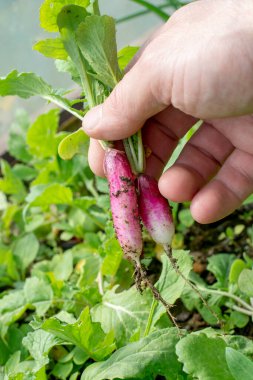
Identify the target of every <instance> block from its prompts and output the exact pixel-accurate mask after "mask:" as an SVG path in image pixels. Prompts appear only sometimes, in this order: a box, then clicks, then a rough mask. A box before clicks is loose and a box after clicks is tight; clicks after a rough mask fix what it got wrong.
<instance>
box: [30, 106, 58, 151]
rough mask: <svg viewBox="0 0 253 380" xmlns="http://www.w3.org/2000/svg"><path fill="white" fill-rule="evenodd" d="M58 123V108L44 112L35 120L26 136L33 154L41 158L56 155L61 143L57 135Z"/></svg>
mask: <svg viewBox="0 0 253 380" xmlns="http://www.w3.org/2000/svg"><path fill="white" fill-rule="evenodd" d="M58 124H59V110H58V109H53V110H51V111H49V112H48V113H45V114H42V115H40V116H39V117H38V118H37V119H36V120H35V122H34V123H33V124H32V125H31V126H30V128H29V129H28V132H27V137H26V141H27V144H28V146H29V150H30V153H31V154H32V155H34V156H36V157H40V158H46V157H52V156H55V154H56V153H57V146H58V143H59V140H58V138H57V135H56V132H57V129H58Z"/></svg>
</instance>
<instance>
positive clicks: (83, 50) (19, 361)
mask: <svg viewBox="0 0 253 380" xmlns="http://www.w3.org/2000/svg"><path fill="white" fill-rule="evenodd" d="M136 2H137V1H136ZM138 3H139V4H140V5H142V6H144V7H145V8H146V9H148V10H149V11H155V12H156V14H157V15H159V16H162V17H163V18H165V17H167V16H168V15H167V14H166V12H163V11H161V8H162V7H156V6H154V5H153V4H151V2H147V1H138ZM180 4H181V3H180V2H179V1H177V0H173V1H168V5H171V6H173V7H174V8H176V7H179V6H180ZM40 19H41V25H42V27H43V28H44V29H45V30H46V31H49V32H57V33H58V32H59V33H58V34H57V35H56V36H55V35H54V36H53V38H48V39H46V40H43V41H39V42H37V44H36V45H35V47H34V48H35V49H36V50H38V51H39V52H41V53H42V54H44V55H45V56H48V57H50V58H54V59H57V68H58V69H59V71H64V72H68V73H69V74H70V75H71V76H72V78H73V79H74V80H75V82H76V83H77V84H78V85H81V86H82V91H83V93H82V99H81V100H80V99H77V100H73V101H70V100H67V97H65V96H66V91H62V90H61V91H59V90H54V89H52V87H51V86H50V85H48V84H47V83H46V82H45V81H44V80H43V79H42V78H40V77H38V76H37V75H35V74H33V73H18V72H17V71H13V72H11V73H10V74H9V75H7V76H6V77H5V78H1V79H0V95H1V96H7V95H15V94H16V95H19V96H20V97H23V98H25V99H27V98H29V97H31V96H34V95H39V96H41V97H42V98H44V99H45V100H46V101H50V102H54V103H56V104H57V105H58V106H60V107H62V108H63V109H67V110H68V111H70V112H71V113H72V114H73V115H75V116H76V117H78V118H82V115H83V114H84V112H86V111H87V109H85V110H83V111H80V112H79V111H77V110H76V109H74V105H75V104H76V103H77V102H79V103H80V102H81V103H83V104H84V107H88V106H93V105H95V104H99V103H100V102H101V101H103V100H104V99H105V97H106V96H107V95H108V94H109V92H110V91H111V90H112V88H113V87H114V85H115V84H116V83H117V81H118V80H119V79H120V78H121V72H122V71H123V70H124V69H125V67H126V66H127V64H128V63H129V61H130V60H131V59H132V57H133V56H134V54H135V53H136V52H137V50H138V49H137V48H134V47H127V48H125V49H122V50H121V51H120V52H119V53H118V54H117V49H116V39H115V23H114V20H113V19H112V18H110V17H108V16H99V11H98V2H97V1H88V0H45V1H44V3H43V4H42V6H41V11H40ZM87 103H89V104H88V105H87ZM198 126H199V124H198V125H197V126H195V127H193V129H192V130H191V131H190V133H189V134H188V135H187V136H186V137H185V139H184V140H183V141H182V142H181V145H180V146H179V149H178V150H177V151H176V152H175V153H174V154H173V157H172V160H175V159H176V156H177V155H178V153H179V151H180V149H182V147H183V145H184V143H185V142H186V141H188V139H189V138H190V137H191V135H192V134H193V133H194V132H195V131H196V130H197V128H198ZM58 127H59V111H58V110H55V109H51V110H50V111H49V112H47V113H45V114H43V115H40V116H39V117H38V118H37V119H36V120H35V121H34V122H33V123H31V122H30V120H29V118H28V116H27V115H26V114H25V113H24V112H23V111H19V112H18V114H17V117H16V120H15V121H14V123H13V125H12V128H11V133H10V138H9V143H8V145H9V153H10V154H11V156H12V157H13V158H14V159H15V160H16V161H15V163H14V164H13V165H11V164H10V163H8V162H7V161H6V160H1V178H0V288H1V294H0V379H3V380H6V379H11V380H21V379H24V380H28V379H29V380H31V379H37V380H45V379H47V378H49V379H50V378H57V379H71V380H75V379H79V378H82V379H83V380H88V379H92V380H99V379H101V380H103V379H117V378H118V379H119V378H120V379H129V380H131V379H132V380H133V379H137V380H138V379H144V380H153V379H155V378H156V377H157V376H163V377H164V378H166V379H170V380H173V379H175V380H179V379H180V380H186V379H187V380H192V379H193V378H194V379H199V380H208V379H210V380H211V379H212V380H216V379H217V380H218V379H219V380H228V379H231V380H233V379H237V378H239V376H240V377H241V378H243V379H244V378H245V379H247V376H248V378H249V376H250V375H249V374H251V373H252V357H253V344H252V341H251V340H250V339H248V338H247V337H246V336H245V337H244V336H242V335H233V333H234V330H235V329H243V328H244V327H246V326H247V325H249V324H250V323H251V320H252V317H253V306H252V297H253V289H252V283H253V277H252V267H253V261H252V259H251V258H250V257H249V256H247V255H246V254H245V255H244V256H243V257H241V258H236V255H234V254H227V253H219V254H216V255H212V256H211V257H208V259H207V262H208V265H207V267H205V271H206V272H207V273H208V274H209V276H210V277H211V281H209V280H207V278H206V276H200V275H198V274H197V273H194V272H193V268H194V267H193V260H192V258H191V256H190V252H189V251H188V250H185V239H186V238H187V236H188V235H189V231H191V229H192V228H194V226H195V224H194V221H193V219H192V217H191V214H190V211H189V207H188V205H187V204H183V205H175V206H174V207H173V214H174V217H175V220H177V222H178V225H177V235H176V238H175V239H174V242H173V244H174V248H178V249H174V250H173V257H174V259H175V260H176V262H177V264H176V265H177V266H178V268H179V269H180V271H181V272H182V273H183V275H184V277H185V278H186V279H188V280H191V281H192V282H193V283H194V284H195V285H196V286H197V287H198V289H199V291H200V292H201V294H202V296H203V297H204V298H205V300H206V302H208V304H209V309H210V308H211V309H212V310H213V311H215V312H216V314H218V316H219V318H220V319H222V321H223V326H222V327H223V331H221V330H219V329H218V326H217V320H216V318H215V317H214V316H213V315H212V313H211V312H210V310H209V309H208V308H207V307H206V306H205V305H203V302H202V300H201V299H200V297H199V294H196V293H195V292H194V290H193V289H192V288H191V287H190V286H189V285H188V284H187V283H186V281H185V279H182V278H181V277H180V276H179V275H178V274H177V273H176V272H175V270H174V268H173V266H172V265H171V263H170V261H169V260H168V259H167V257H166V256H165V255H161V248H160V247H157V246H155V245H154V244H153V243H152V242H150V240H149V237H148V236H147V235H146V233H145V232H144V234H143V237H144V243H145V244H144V254H145V260H143V263H145V264H146V265H147V266H148V268H147V269H148V271H149V274H150V280H151V281H152V282H153V283H155V286H156V288H157V289H159V291H160V292H161V294H162V296H163V297H164V298H165V299H166V301H167V302H169V303H171V304H174V303H176V305H177V307H175V308H171V312H172V313H175V315H177V308H181V307H182V308H183V310H184V312H185V311H186V310H185V309H188V310H189V311H190V312H191V316H192V317H193V318H195V317H196V315H197V318H196V320H197V319H198V318H199V320H200V322H201V324H200V326H201V328H202V327H203V325H204V326H207V325H208V324H211V325H213V326H214V327H215V328H216V329H215V330H214V329H211V328H208V329H204V330H201V332H200V333H198V332H197V333H196V332H190V331H188V332H187V331H186V330H183V326H182V328H180V329H179V330H177V329H176V328H174V327H172V323H171V321H170V320H169V318H168V316H167V314H166V310H165V308H164V306H163V305H161V304H160V303H158V301H157V300H155V299H154V298H153V296H152V294H151V292H150V291H149V290H148V289H145V290H143V293H142V294H140V293H139V292H138V291H137V290H136V288H135V286H134V284H133V267H132V266H131V264H130V263H128V262H127V261H126V260H125V259H124V258H123V255H122V252H121V249H120V246H119V243H118V242H117V240H116V238H115V236H114V231H113V227H112V223H111V221H110V217H111V216H110V210H109V197H108V186H107V183H106V180H105V179H102V178H95V177H94V175H93V174H92V172H91V170H90V169H89V167H88V162H87V153H88V138H87V136H86V135H85V134H84V133H83V131H81V130H78V131H77V132H75V133H74V134H72V135H70V134H66V133H65V132H59V129H58ZM59 144H60V148H59V153H60V155H61V157H62V158H64V159H66V160H69V159H70V158H71V160H70V161H63V160H61V159H60V157H59V154H58V150H57V147H58V145H59ZM249 202H250V199H249V201H248V204H250V203H249ZM250 217H251V214H250V213H249V214H247V215H246V216H245V220H246V219H247V221H249V220H250ZM247 223H248V224H247V225H246V224H245V225H244V223H243V222H240V223H238V224H237V225H235V226H232V227H231V226H228V227H226V229H225V232H224V236H221V240H222V239H227V240H228V241H229V242H232V241H233V240H234V239H237V238H238V237H240V236H241V234H243V233H247V237H248V241H249V242H251V243H249V244H252V231H251V226H250V223H249V222H247ZM219 252H225V251H222V250H221V251H219ZM153 266H155V269H153ZM179 316H180V314H179ZM179 316H178V318H179ZM186 326H187V328H188V327H189V328H192V326H191V325H190V324H189V325H187V324H186ZM190 326H191V327H190ZM193 327H194V328H196V327H195V326H193ZM237 331H238V330H237ZM245 331H248V330H245ZM240 332H241V330H239V332H238V334H239V333H240ZM179 333H180V336H179Z"/></svg>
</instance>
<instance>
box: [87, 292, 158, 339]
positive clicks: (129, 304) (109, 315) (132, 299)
mask: <svg viewBox="0 0 253 380" xmlns="http://www.w3.org/2000/svg"><path fill="white" fill-rule="evenodd" d="M115 290H116V289H114V290H108V291H107V292H106V293H105V294H104V296H103V301H102V303H101V304H98V305H96V306H95V307H93V308H92V309H91V315H92V319H93V320H94V321H96V322H100V323H101V326H102V328H103V330H104V331H105V332H109V331H111V330H114V333H115V338H116V341H117V345H118V346H123V345H125V344H127V343H128V342H129V341H130V339H131V337H132V336H133V335H134V334H136V333H137V332H139V331H140V332H141V333H143V332H144V330H145V326H146V323H147V319H148V316H149V309H150V305H151V303H152V296H151V294H150V293H149V292H145V293H143V295H140V294H139V293H138V292H137V290H136V289H135V288H134V287H133V288H131V289H129V290H126V291H124V292H121V293H115Z"/></svg>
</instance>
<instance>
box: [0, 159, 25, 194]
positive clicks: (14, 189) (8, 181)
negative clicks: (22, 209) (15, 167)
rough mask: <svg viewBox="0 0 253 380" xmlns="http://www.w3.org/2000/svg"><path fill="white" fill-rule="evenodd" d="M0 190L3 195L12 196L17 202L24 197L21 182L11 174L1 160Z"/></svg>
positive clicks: (10, 170) (4, 162)
mask: <svg viewBox="0 0 253 380" xmlns="http://www.w3.org/2000/svg"><path fill="white" fill-rule="evenodd" d="M1 172H2V176H3V178H0V190H1V191H3V192H4V193H5V194H10V195H14V196H15V197H16V198H17V200H18V201H22V200H23V199H24V197H25V195H26V191H25V187H24V184H23V182H22V181H21V180H20V179H19V178H18V177H17V176H16V175H15V174H14V173H13V171H12V169H11V167H10V165H9V164H8V163H7V161H5V160H3V159H2V160H1Z"/></svg>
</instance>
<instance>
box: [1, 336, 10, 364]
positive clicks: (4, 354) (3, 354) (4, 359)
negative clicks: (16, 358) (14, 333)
mask: <svg viewBox="0 0 253 380" xmlns="http://www.w3.org/2000/svg"><path fill="white" fill-rule="evenodd" d="M9 355H10V351H9V348H8V347H7V345H6V344H5V343H4V341H3V340H2V339H1V338H0V366H3V365H4V364H5V363H6V362H7V360H8V358H9Z"/></svg>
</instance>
